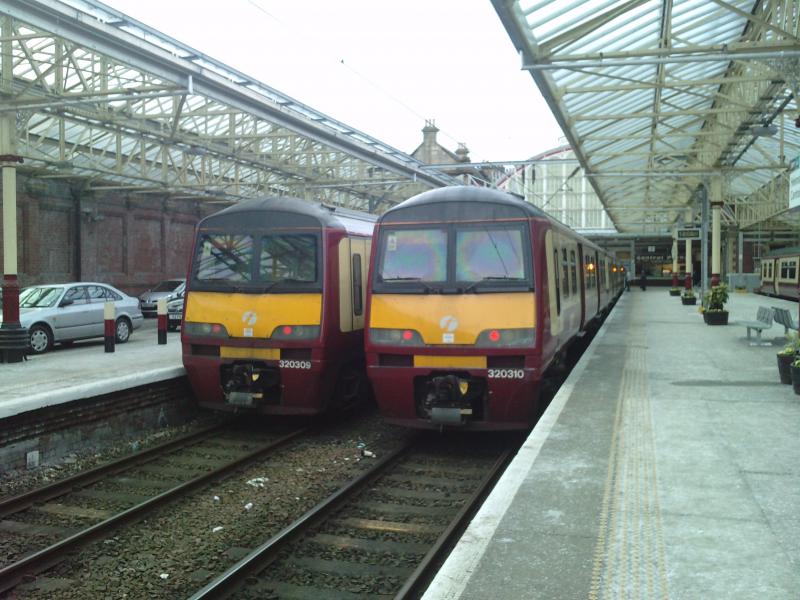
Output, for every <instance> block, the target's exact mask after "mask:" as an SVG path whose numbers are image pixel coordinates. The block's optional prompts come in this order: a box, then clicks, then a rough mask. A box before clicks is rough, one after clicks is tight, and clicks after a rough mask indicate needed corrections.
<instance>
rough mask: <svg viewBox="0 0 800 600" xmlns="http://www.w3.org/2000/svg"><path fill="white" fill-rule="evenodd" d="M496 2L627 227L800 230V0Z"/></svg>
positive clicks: (605, 199)
mask: <svg viewBox="0 0 800 600" xmlns="http://www.w3.org/2000/svg"><path fill="white" fill-rule="evenodd" d="M492 1H493V4H494V7H495V10H496V11H497V14H498V15H499V17H500V19H501V21H502V22H503V24H504V26H505V28H506V30H507V31H508V33H509V35H510V37H511V40H512V42H513V44H514V45H515V46H516V48H517V50H518V51H519V52H520V55H521V60H522V66H523V68H524V69H526V70H528V71H529V72H530V73H531V75H532V76H533V79H534V80H535V82H536V84H537V85H538V87H539V89H540V91H541V93H542V94H543V95H544V97H545V99H546V101H547V102H548V104H549V105H550V108H551V110H552V112H553V113H554V115H555V116H556V118H557V120H558V122H559V123H560V125H561V127H562V128H563V130H564V133H565V135H566V137H567V139H568V141H569V143H570V144H571V145H572V148H573V149H574V151H575V153H576V155H577V157H578V159H579V161H580V163H581V165H582V166H583V168H584V170H585V174H586V176H587V177H588V178H589V179H590V181H591V183H592V185H593V186H594V189H595V190H596V192H597V194H598V196H599V198H600V200H601V202H602V204H603V205H604V207H605V209H606V211H607V212H608V214H609V216H610V217H611V219H612V220H613V222H614V224H615V226H616V228H617V229H618V231H620V232H634V233H635V232H664V233H666V232H669V231H671V229H672V228H674V227H675V226H676V225H680V224H682V223H686V222H688V221H689V220H690V219H691V218H696V217H697V206H698V204H699V201H698V197H702V194H699V193H698V190H701V187H700V186H703V188H702V189H706V190H712V191H714V190H715V193H717V194H719V195H721V198H711V200H723V201H724V202H725V205H724V208H723V218H724V219H725V221H726V222H727V223H728V224H730V225H735V226H738V227H739V228H741V229H745V228H748V227H763V226H771V227H776V228H784V229H785V228H792V227H797V226H798V220H797V210H794V211H791V212H789V181H790V177H791V171H792V169H793V168H796V167H797V159H798V155H800V112H798V100H797V94H798V78H800V21H799V20H798V13H800V2H797V0H585V1H583V0H513V1H512V0H492ZM795 175H796V173H795ZM715 180H716V186H715V185H714V182H715ZM687 208H693V209H695V210H694V217H687ZM798 210H800V209H798Z"/></svg>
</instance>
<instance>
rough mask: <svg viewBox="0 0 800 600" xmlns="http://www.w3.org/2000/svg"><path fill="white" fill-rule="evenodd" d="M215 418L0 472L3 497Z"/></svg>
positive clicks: (212, 420) (119, 456)
mask: <svg viewBox="0 0 800 600" xmlns="http://www.w3.org/2000/svg"><path fill="white" fill-rule="evenodd" d="M215 420H216V417H209V416H208V415H203V416H201V417H198V418H197V419H196V420H194V421H192V422H190V423H186V424H184V425H180V426H178V427H167V428H164V429H161V430H159V431H153V432H144V433H142V434H140V435H131V436H130V437H129V438H128V439H125V440H121V441H120V442H119V443H117V444H115V445H113V446H102V447H100V446H97V447H91V446H88V447H84V448H82V449H80V450H76V451H75V452H73V453H71V454H69V455H67V456H66V457H65V459H64V460H63V461H62V462H61V463H59V464H52V465H42V466H41V467H38V468H36V469H31V470H13V471H7V472H0V500H3V499H5V498H11V497H13V496H17V495H19V494H23V493H25V492H27V491H29V490H32V489H34V488H37V487H40V486H42V485H46V484H48V483H52V482H54V481H58V480H61V479H65V478H67V477H70V476H72V475H75V474H76V473H80V472H81V471H85V470H86V469H91V468H93V467H96V466H98V465H100V464H103V463H107V462H111V461H113V460H116V459H118V458H122V457H123V456H127V455H128V454H131V453H133V452H136V451H138V450H143V449H145V448H148V447H150V446H154V445H156V444H161V443H163V442H166V441H168V440H170V439H172V438H174V437H177V436H181V435H184V434H187V433H189V432H191V431H195V430H197V429H200V428H202V427H205V426H207V425H209V424H210V423H211V422H214V421H215Z"/></svg>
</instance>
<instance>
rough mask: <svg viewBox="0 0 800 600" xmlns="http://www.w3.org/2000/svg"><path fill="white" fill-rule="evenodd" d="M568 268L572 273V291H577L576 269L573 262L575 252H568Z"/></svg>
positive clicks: (575, 264)
mask: <svg viewBox="0 0 800 600" xmlns="http://www.w3.org/2000/svg"><path fill="white" fill-rule="evenodd" d="M569 268H570V272H571V273H572V289H573V290H577V289H578V267H577V263H576V261H575V250H570V251H569Z"/></svg>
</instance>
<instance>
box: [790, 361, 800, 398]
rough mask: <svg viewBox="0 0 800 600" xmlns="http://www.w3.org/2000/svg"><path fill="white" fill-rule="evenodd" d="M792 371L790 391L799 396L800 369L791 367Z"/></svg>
mask: <svg viewBox="0 0 800 600" xmlns="http://www.w3.org/2000/svg"><path fill="white" fill-rule="evenodd" d="M789 368H790V369H791V370H792V389H793V390H794V393H795V394H797V395H798V396H800V367H795V366H791V367H789Z"/></svg>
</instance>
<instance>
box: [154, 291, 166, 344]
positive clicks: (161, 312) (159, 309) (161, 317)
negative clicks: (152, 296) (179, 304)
mask: <svg viewBox="0 0 800 600" xmlns="http://www.w3.org/2000/svg"><path fill="white" fill-rule="evenodd" d="M156 314H157V315H158V343H159V344H166V343H167V299H166V298H159V299H158V302H156Z"/></svg>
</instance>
